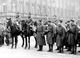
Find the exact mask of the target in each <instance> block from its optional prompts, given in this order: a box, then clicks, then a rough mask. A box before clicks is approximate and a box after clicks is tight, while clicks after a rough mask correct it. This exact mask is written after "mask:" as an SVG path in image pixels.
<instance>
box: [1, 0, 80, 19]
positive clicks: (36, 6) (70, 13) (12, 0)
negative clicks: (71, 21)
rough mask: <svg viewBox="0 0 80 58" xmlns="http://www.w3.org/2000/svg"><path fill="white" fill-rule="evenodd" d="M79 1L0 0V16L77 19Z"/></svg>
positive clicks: (79, 8)
mask: <svg viewBox="0 0 80 58" xmlns="http://www.w3.org/2000/svg"><path fill="white" fill-rule="evenodd" d="M79 5H80V1H79V0H0V16H15V15H16V13H19V14H20V15H21V16H23V17H24V16H27V15H28V14H29V13H31V15H32V16H41V17H49V18H52V17H54V15H56V16H57V17H58V18H62V17H63V18H72V17H73V18H75V17H77V16H80V14H79V10H80V7H79Z"/></svg>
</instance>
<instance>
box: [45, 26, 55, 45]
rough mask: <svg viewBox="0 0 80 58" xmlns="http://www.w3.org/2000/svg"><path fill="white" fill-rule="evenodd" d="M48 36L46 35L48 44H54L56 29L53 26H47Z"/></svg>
mask: <svg viewBox="0 0 80 58" xmlns="http://www.w3.org/2000/svg"><path fill="white" fill-rule="evenodd" d="M46 31H47V34H46V39H47V43H48V44H54V38H53V37H54V34H55V31H54V28H53V26H52V25H48V26H47V30H46Z"/></svg>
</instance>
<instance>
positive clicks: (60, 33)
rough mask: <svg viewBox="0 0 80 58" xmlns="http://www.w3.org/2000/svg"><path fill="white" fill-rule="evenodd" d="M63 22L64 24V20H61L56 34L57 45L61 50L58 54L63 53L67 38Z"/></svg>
mask: <svg viewBox="0 0 80 58" xmlns="http://www.w3.org/2000/svg"><path fill="white" fill-rule="evenodd" d="M62 22H63V21H62V20H59V23H58V25H57V28H56V34H57V37H56V45H57V48H58V50H59V52H58V53H63V45H64V43H63V41H64V37H65V29H64V27H63V26H62Z"/></svg>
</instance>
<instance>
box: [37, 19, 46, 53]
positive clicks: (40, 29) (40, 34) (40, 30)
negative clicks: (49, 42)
mask: <svg viewBox="0 0 80 58" xmlns="http://www.w3.org/2000/svg"><path fill="white" fill-rule="evenodd" d="M36 39H37V45H38V46H39V49H38V51H42V50H43V45H46V43H45V37H44V27H43V25H42V20H39V22H38V25H37V35H36Z"/></svg>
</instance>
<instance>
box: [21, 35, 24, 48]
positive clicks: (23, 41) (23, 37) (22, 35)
mask: <svg viewBox="0 0 80 58" xmlns="http://www.w3.org/2000/svg"><path fill="white" fill-rule="evenodd" d="M21 37H22V47H23V46H24V37H23V35H21Z"/></svg>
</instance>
